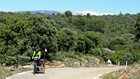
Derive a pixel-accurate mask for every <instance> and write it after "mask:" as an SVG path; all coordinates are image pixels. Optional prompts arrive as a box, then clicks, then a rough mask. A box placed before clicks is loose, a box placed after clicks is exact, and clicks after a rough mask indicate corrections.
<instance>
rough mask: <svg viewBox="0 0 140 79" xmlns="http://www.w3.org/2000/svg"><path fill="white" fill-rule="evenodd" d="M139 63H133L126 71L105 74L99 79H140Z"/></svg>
mask: <svg viewBox="0 0 140 79" xmlns="http://www.w3.org/2000/svg"><path fill="white" fill-rule="evenodd" d="M139 66H140V62H137V63H134V64H133V65H131V66H130V67H128V68H127V69H122V70H119V71H115V72H111V73H107V74H105V75H102V76H101V77H100V79H139V78H140V75H139V74H140V68H139Z"/></svg>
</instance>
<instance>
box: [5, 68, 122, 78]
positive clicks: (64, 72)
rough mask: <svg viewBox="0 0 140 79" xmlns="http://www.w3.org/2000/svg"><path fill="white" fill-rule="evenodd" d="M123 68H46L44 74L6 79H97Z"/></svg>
mask: <svg viewBox="0 0 140 79" xmlns="http://www.w3.org/2000/svg"><path fill="white" fill-rule="evenodd" d="M122 68H125V67H124V66H115V67H95V68H46V73H45V74H36V75H33V73H32V71H27V72H22V73H18V74H15V75H13V76H11V77H8V78H6V79H98V78H99V76H101V75H103V74H105V73H109V72H111V71H115V70H119V69H122Z"/></svg>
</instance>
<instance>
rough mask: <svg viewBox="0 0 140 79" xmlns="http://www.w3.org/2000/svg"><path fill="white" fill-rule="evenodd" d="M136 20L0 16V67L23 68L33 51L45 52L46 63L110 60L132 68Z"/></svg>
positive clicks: (123, 16)
mask: <svg viewBox="0 0 140 79" xmlns="http://www.w3.org/2000/svg"><path fill="white" fill-rule="evenodd" d="M138 18H140V17H139V14H119V15H103V16H94V15H93V16H92V15H90V14H87V15H84V16H83V15H72V12H71V11H66V12H65V13H64V14H56V15H48V14H44V13H37V14H36V13H35V14H32V13H29V12H26V13H24V12H23V13H12V12H0V45H1V46H0V58H2V59H1V60H0V63H1V64H4V65H14V64H16V65H17V64H18V65H19V64H22V65H24V64H26V63H27V62H29V61H30V60H31V57H32V54H33V51H34V50H35V48H39V49H40V50H41V51H42V52H44V48H47V49H48V53H47V55H46V58H47V60H48V61H53V60H56V61H65V60H66V59H67V58H68V59H69V58H72V60H73V62H75V59H77V60H78V62H79V61H84V62H90V59H88V58H87V57H84V56H92V57H96V58H98V59H99V60H101V61H103V62H102V63H104V62H106V61H107V60H108V59H110V60H111V61H112V63H113V64H118V62H120V64H121V65H123V64H125V62H128V64H133V63H134V62H137V61H138V60H140V58H139V56H140V52H139V41H138V40H139V25H140V24H139V19H138ZM83 57H84V58H85V59H83ZM96 58H95V59H96ZM98 59H97V60H98ZM22 60H24V61H22ZM85 60H86V61H85Z"/></svg>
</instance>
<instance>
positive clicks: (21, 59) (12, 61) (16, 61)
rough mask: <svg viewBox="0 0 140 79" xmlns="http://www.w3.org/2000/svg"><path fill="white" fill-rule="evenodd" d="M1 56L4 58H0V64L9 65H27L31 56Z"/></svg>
mask: <svg viewBox="0 0 140 79" xmlns="http://www.w3.org/2000/svg"><path fill="white" fill-rule="evenodd" d="M0 58H2V59H1V60H0V64H5V65H7V66H11V65H26V64H27V63H28V62H29V60H30V58H28V57H25V56H16V57H12V56H7V55H0Z"/></svg>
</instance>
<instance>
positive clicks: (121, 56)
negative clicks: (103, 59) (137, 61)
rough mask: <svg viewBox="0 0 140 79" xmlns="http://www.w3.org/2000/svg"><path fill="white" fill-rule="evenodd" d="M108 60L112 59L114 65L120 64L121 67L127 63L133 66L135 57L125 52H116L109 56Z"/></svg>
mask: <svg viewBox="0 0 140 79" xmlns="http://www.w3.org/2000/svg"><path fill="white" fill-rule="evenodd" d="M107 58H108V59H111V60H112V62H113V63H114V64H117V63H118V62H120V64H121V65H124V64H125V63H126V62H127V63H128V64H132V63H133V62H134V57H133V55H132V54H131V53H129V52H127V51H124V50H121V51H116V52H115V53H112V54H110V55H108V57H107Z"/></svg>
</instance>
